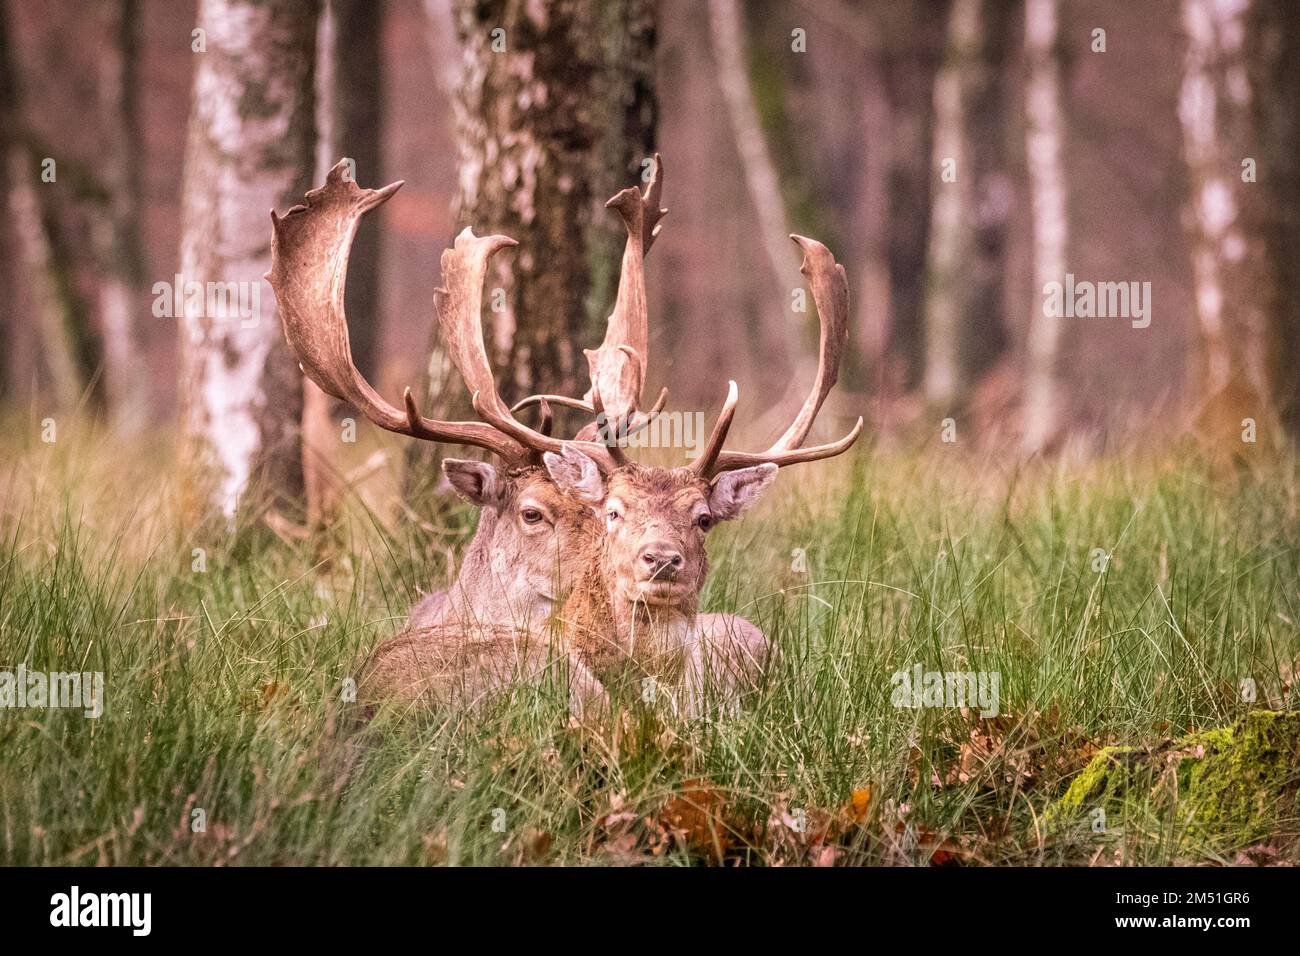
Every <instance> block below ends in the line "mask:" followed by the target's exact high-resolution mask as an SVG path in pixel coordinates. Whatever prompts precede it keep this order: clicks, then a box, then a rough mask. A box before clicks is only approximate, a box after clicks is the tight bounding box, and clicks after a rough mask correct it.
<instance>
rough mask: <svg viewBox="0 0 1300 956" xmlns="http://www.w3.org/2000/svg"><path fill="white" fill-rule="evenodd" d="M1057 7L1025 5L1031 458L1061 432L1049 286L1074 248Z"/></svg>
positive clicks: (1027, 433)
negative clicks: (1046, 294)
mask: <svg viewBox="0 0 1300 956" xmlns="http://www.w3.org/2000/svg"><path fill="white" fill-rule="evenodd" d="M1058 14H1059V8H1058V5H1057V2H1056V0H1026V2H1025V58H1026V61H1027V64H1028V69H1029V75H1028V78H1027V80H1026V83H1025V158H1026V164H1027V167H1028V172H1029V192H1030V196H1031V202H1032V218H1033V230H1034V238H1033V270H1032V274H1033V290H1034V297H1033V301H1034V308H1033V309H1032V311H1031V312H1030V319H1029V331H1028V335H1027V338H1026V352H1027V356H1026V369H1025V385H1024V399H1023V406H1024V413H1023V414H1024V431H1023V445H1024V450H1025V451H1026V452H1028V453H1031V454H1032V453H1035V452H1040V451H1043V450H1044V449H1046V448H1047V446H1048V445H1049V444H1050V443H1051V442H1052V441H1053V440H1054V439H1055V438H1056V437H1057V432H1058V430H1059V428H1060V416H1061V410H1060V401H1061V400H1060V395H1059V380H1058V369H1057V358H1058V354H1059V352H1060V343H1061V332H1062V328H1061V318H1060V316H1057V315H1052V314H1049V312H1048V310H1047V309H1045V308H1044V307H1043V300H1042V295H1043V292H1044V287H1045V286H1046V285H1047V283H1049V282H1063V281H1065V257H1066V251H1067V243H1068V226H1069V224H1068V220H1067V214H1066V193H1065V169H1064V165H1063V162H1062V158H1061V154H1062V142H1063V140H1064V138H1065V117H1064V114H1063V112H1062V110H1061V79H1060V63H1059V61H1058V58H1057V50H1056V43H1057V31H1058V26H1057V17H1058Z"/></svg>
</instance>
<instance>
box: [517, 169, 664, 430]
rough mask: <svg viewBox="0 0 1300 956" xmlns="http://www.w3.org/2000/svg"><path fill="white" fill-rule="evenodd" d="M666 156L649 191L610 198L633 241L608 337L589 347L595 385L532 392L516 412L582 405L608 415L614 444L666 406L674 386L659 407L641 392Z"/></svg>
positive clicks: (626, 248) (586, 351) (625, 259)
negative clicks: (651, 255) (648, 283)
mask: <svg viewBox="0 0 1300 956" xmlns="http://www.w3.org/2000/svg"><path fill="white" fill-rule="evenodd" d="M663 171H664V166H663V159H662V157H660V155H659V154H658V153H655V157H654V173H653V175H652V176H651V179H650V182H649V183H648V184H647V185H646V188H645V192H644V193H642V192H640V191H638V190H637V189H636V188H635V187H632V186H629V187H628V188H627V189H624V190H622V191H621V192H619V193H618V194H617V195H616V196H614V197H613V198H612V199H610V200H609V202H607V203H605V208H606V209H613V210H615V211H617V212H618V214H619V216H621V217H622V219H623V225H624V227H625V228H626V229H627V242H626V244H625V245H624V247H623V262H622V266H621V268H620V270H619V280H618V295H617V298H616V299H615V301H614V310H613V311H612V312H611V313H610V315H609V318H608V319H607V320H606V327H605V340H604V342H602V343H601V346H600V348H597V349H583V354H584V355H586V356H587V365H588V368H589V370H590V374H591V387H590V388H589V389H588V390H587V393H586V394H585V395H584V396H583V397H582V398H581V399H576V398H569V397H567V396H564V395H530V396H529V397H528V398H525V399H523V400H522V401H520V402H517V403H516V404H515V405H514V407H513V408H512V409H511V411H516V412H517V411H519V410H520V409H523V408H526V407H528V406H529V405H532V404H536V403H539V402H542V401H545V402H548V403H549V404H552V405H562V406H565V407H568V408H577V409H580V410H582V411H585V412H588V413H589V414H593V415H603V418H604V421H605V422H606V426H605V429H604V431H605V432H606V434H607V435H608V436H610V439H609V440H610V443H612V442H613V441H615V440H617V436H621V435H627V434H630V433H631V432H635V431H637V430H639V429H641V428H644V427H645V426H646V425H647V424H648V423H649V421H650V420H651V419H652V418H653V417H654V416H655V415H657V414H659V412H661V411H662V410H663V407H664V404H665V403H666V402H667V400H668V389H666V388H665V389H662V390H661V391H660V393H659V397H658V398H657V399H656V400H655V404H654V406H653V407H652V408H651V409H650V410H649V411H648V412H643V411H641V392H642V386H643V383H644V379H645V368H646V362H647V360H648V352H647V350H648V348H649V340H650V335H649V324H648V316H647V312H648V310H647V307H646V294H645V262H644V260H645V256H646V254H647V253H648V252H649V251H650V247H651V246H652V245H653V244H654V241H655V239H656V237H658V235H659V231H660V229H661V228H662V224H661V222H660V220H661V219H663V217H664V216H665V215H667V213H668V210H667V209H664V208H662V207H661V206H660V205H659V203H660V201H661V200H662V198H663ZM597 432H598V428H597V426H596V425H594V424H591V425H588V426H587V427H585V428H583V430H582V431H580V432H579V433H578V437H579V438H589V437H594V436H595V435H596V434H597Z"/></svg>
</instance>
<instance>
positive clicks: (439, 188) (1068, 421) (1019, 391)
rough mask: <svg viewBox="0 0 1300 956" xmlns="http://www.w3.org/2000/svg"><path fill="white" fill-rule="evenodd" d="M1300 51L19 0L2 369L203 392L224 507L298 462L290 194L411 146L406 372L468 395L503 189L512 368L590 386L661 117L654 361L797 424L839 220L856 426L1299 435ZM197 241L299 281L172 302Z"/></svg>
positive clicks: (1145, 38) (1249, 31) (1179, 15)
mask: <svg viewBox="0 0 1300 956" xmlns="http://www.w3.org/2000/svg"><path fill="white" fill-rule="evenodd" d="M1298 87H1300V10H1297V9H1296V8H1295V7H1294V5H1293V4H1292V3H1290V2H1288V0H1145V2H1142V3H1126V2H1117V0H1073V2H1070V3H1068V4H1067V3H1063V2H1057V0H951V2H947V0H888V2H884V0H879V2H854V0H798V2H776V0H750V2H741V0H707V2H690V0H661V2H658V3H656V2H653V0H424V2H421V0H328V2H324V3H319V2H313V0H201V2H198V3H194V2H187V0H96V2H68V0H55V2H46V0H0V131H2V143H0V145H2V146H3V150H4V163H5V179H4V181H5V189H6V193H7V194H6V196H5V197H4V201H5V206H6V216H5V224H6V228H5V229H4V232H3V241H4V255H3V269H4V283H5V288H6V290H7V294H6V295H5V296H4V297H3V299H2V300H0V353H2V354H3V362H0V397H2V401H3V403H4V404H5V405H7V406H8V407H9V408H11V409H12V410H13V411H14V412H15V414H17V415H18V416H19V417H20V418H21V419H24V420H27V421H30V422H33V423H39V422H41V421H43V420H44V419H46V418H47V417H54V418H56V419H57V417H58V416H59V415H60V414H65V415H66V414H69V413H73V412H75V413H77V414H86V413H93V414H97V415H100V414H102V416H103V417H104V419H105V421H107V422H108V423H110V424H111V427H113V428H116V429H119V430H121V431H122V432H123V433H130V432H133V431H137V432H138V431H140V430H145V429H149V430H156V429H159V428H161V427H170V424H171V423H172V422H175V421H180V422H181V423H182V427H181V433H182V434H183V435H185V436H187V437H188V439H189V440H191V441H193V442H196V443H198V445H200V446H204V445H206V446H207V449H208V451H212V450H213V449H216V454H215V455H210V456H208V457H209V458H210V459H211V460H212V462H213V464H214V467H216V468H217V469H218V471H219V480H217V481H215V482H213V484H212V489H211V492H210V493H209V494H208V503H209V504H210V505H212V506H213V507H215V508H222V509H225V510H228V509H229V508H230V507H231V503H232V502H233V501H234V500H235V499H236V498H237V497H238V496H239V495H241V494H242V492H243V489H244V487H245V486H246V484H247V483H248V482H249V481H251V480H253V477H254V476H256V475H258V474H264V475H266V476H268V477H269V478H270V479H272V480H271V482H270V484H271V485H273V486H274V487H275V488H277V489H278V490H280V491H282V492H289V493H290V495H292V493H293V492H294V491H295V490H296V489H297V487H299V485H300V483H301V481H302V464H301V454H300V446H299V443H298V437H297V435H298V425H299V422H300V421H301V419H302V416H303V414H304V412H303V399H302V385H301V376H300V375H299V373H298V371H297V369H296V368H295V366H294V364H293V362H292V360H291V359H290V357H289V354H288V350H287V348H286V347H285V344H284V342H283V337H282V334H281V331H280V329H279V324H278V320H277V319H276V318H275V302H274V297H273V295H272V293H271V290H270V287H269V286H267V285H266V284H265V283H263V282H262V281H261V276H262V274H263V273H264V272H265V271H266V269H267V268H268V267H269V257H270V239H271V229H270V222H269V219H268V210H270V209H271V208H275V209H277V210H279V211H280V212H283V211H284V210H285V209H287V208H288V207H289V206H290V205H292V204H294V203H296V202H299V201H300V200H301V197H302V194H303V193H304V192H305V191H306V190H307V189H308V188H311V187H312V186H314V185H318V184H319V183H320V182H321V181H322V180H323V176H324V170H326V169H328V168H329V166H331V165H332V164H333V162H334V161H335V160H337V159H338V158H339V157H343V156H346V157H350V158H352V159H354V160H355V162H356V169H357V179H358V181H359V182H360V183H361V184H362V185H364V186H372V187H378V186H381V185H383V184H385V183H387V182H391V181H393V180H396V179H404V180H405V181H406V186H405V188H404V189H403V190H402V191H401V192H400V193H399V194H398V195H397V196H396V197H395V198H394V199H393V200H392V201H391V202H390V203H388V204H387V206H386V207H385V208H384V210H383V211H382V213H380V214H378V215H375V216H372V217H369V218H368V220H367V222H366V223H365V224H364V226H363V230H362V233H361V235H360V237H359V239H358V248H357V251H356V252H355V253H354V257H353V261H352V267H351V272H350V274H349V280H348V289H347V294H348V313H349V315H350V316H351V322H352V325H353V329H352V331H353V345H354V353H355V355H356V359H357V364H358V366H359V367H360V368H361V369H362V371H363V372H364V373H365V374H367V376H369V377H370V379H371V380H372V381H373V382H374V383H375V384H376V387H377V388H378V389H379V391H380V392H381V393H382V394H384V395H385V396H387V397H388V398H389V400H390V401H395V400H396V398H397V396H398V395H400V393H401V389H402V387H403V386H405V385H407V384H412V385H416V386H417V387H418V388H420V389H423V390H427V391H429V392H431V393H432V394H431V399H432V401H431V402H430V403H426V407H425V410H426V413H427V414H433V413H434V412H441V413H442V414H444V415H464V414H465V413H466V405H467V403H466V399H465V396H464V395H463V394H462V391H463V389H462V386H461V385H460V383H459V381H458V380H450V379H449V378H448V375H447V369H446V367H445V365H446V363H445V362H444V361H442V359H441V357H440V353H439V349H438V343H437V342H436V340H435V339H433V333H432V329H433V325H434V322H433V311H432V307H431V292H432V289H433V288H434V287H435V286H436V285H438V284H439V282H440V277H439V274H438V272H439V254H440V252H441V251H442V250H443V249H444V248H446V247H447V246H448V245H449V244H450V242H451V239H452V237H453V236H454V235H455V233H456V232H458V231H459V230H460V229H461V228H463V227H464V226H472V227H473V228H474V230H475V231H476V232H477V233H478V234H480V235H482V234H486V233H490V232H502V233H505V234H507V235H510V236H513V237H514V238H516V239H518V240H519V241H520V243H521V245H520V247H519V249H517V250H515V251H514V252H513V253H512V254H511V255H508V256H502V257H499V258H500V259H502V260H505V261H503V263H502V265H501V267H500V268H501V269H502V270H504V272H503V274H502V275H500V276H497V277H494V278H493V279H491V280H490V284H492V285H499V286H502V287H504V288H506V289H507V303H506V307H505V308H504V309H503V310H501V311H499V312H493V313H492V314H490V315H488V316H487V318H488V320H489V322H490V331H489V334H490V336H491V338H492V354H493V358H494V360H495V361H496V363H497V364H498V366H499V367H500V369H501V371H502V374H500V375H499V376H498V381H499V382H500V383H501V387H502V390H503V397H504V398H506V399H507V401H513V400H514V399H516V398H518V397H521V396H523V395H525V394H528V393H531V392H535V391H566V392H569V393H580V392H581V391H582V390H583V389H585V387H586V368H585V362H583V361H582V356H581V351H580V349H581V347H584V346H594V345H595V344H596V343H597V342H598V341H599V337H600V334H601V328H602V324H603V320H604V317H605V315H607V314H608V310H609V308H610V306H611V304H612V300H613V295H614V283H615V279H616V276H617V269H618V258H619V250H620V248H621V244H622V239H621V235H620V230H621V227H620V226H619V223H618V220H617V217H615V216H613V215H612V214H611V213H608V212H606V211H605V210H603V209H602V206H603V203H604V200H605V199H607V198H608V197H609V196H611V195H613V194H614V193H615V192H616V191H617V190H618V189H620V188H622V187H623V186H625V185H628V184H630V183H633V182H636V181H637V177H639V176H640V175H641V174H642V173H643V172H644V170H645V163H646V162H647V161H648V160H649V159H650V157H652V156H653V155H654V153H655V152H656V151H658V152H661V153H662V155H663V157H664V166H665V171H666V175H665V181H666V188H665V202H664V204H665V205H666V206H667V207H668V208H669V210H670V214H669V216H668V217H667V219H666V220H665V224H664V229H663V236H662V238H661V240H660V241H659V242H658V243H657V244H656V246H655V251H654V253H653V254H652V255H651V256H649V257H648V260H647V263H648V272H649V299H650V310H651V311H650V315H651V336H652V338H651V344H652V347H651V358H650V372H649V384H650V386H651V387H652V391H657V389H658V386H659V385H661V384H663V385H667V386H669V388H670V390H671V395H672V407H677V408H684V409H692V410H694V409H711V408H714V407H715V406H716V404H717V403H718V402H719V401H720V399H721V397H722V394H723V390H724V386H725V379H726V378H727V377H735V378H736V379H737V380H738V382H739V384H740V394H741V400H742V409H743V408H744V407H746V406H748V408H749V409H751V414H756V413H757V412H760V411H766V410H768V409H772V410H773V411H774V412H775V413H776V415H775V416H774V417H773V419H772V421H771V422H769V423H763V422H760V424H759V425H757V426H755V428H756V431H762V430H763V429H764V428H766V429H768V430H770V431H774V430H775V429H776V427H777V426H778V424H779V422H778V418H779V414H780V413H781V412H782V411H784V409H783V407H782V406H783V405H786V404H787V403H790V402H797V401H798V397H799V396H801V395H802V393H803V391H804V390H806V388H807V380H806V375H807V374H809V362H810V361H811V360H812V359H813V356H815V335H816V325H815V321H814V319H813V317H812V315H811V314H801V313H797V312H793V311H792V308H791V302H792V291H793V290H795V289H798V288H800V287H801V286H800V277H799V275H798V271H797V269H798V256H797V250H796V249H795V248H794V247H793V245H791V244H790V243H789V242H788V240H787V239H786V234H787V233H789V232H799V233H803V234H806V235H811V236H814V237H816V238H819V239H821V240H822V241H824V242H825V243H826V244H827V245H828V246H830V248H831V249H832V250H833V251H834V253H835V255H836V257H837V258H838V259H839V261H840V262H842V263H843V264H844V266H845V268H846V269H847V272H848V276H849V280H850V284H851V289H852V307H853V318H852V321H853V325H852V328H851V330H850V350H851V351H850V353H849V355H848V357H847V361H846V363H845V370H844V374H843V376H842V378H841V389H840V393H839V394H838V396H833V397H832V404H831V405H830V406H829V411H830V412H831V414H829V415H823V419H825V421H824V422H823V425H822V426H821V427H822V428H823V429H825V430H826V434H830V433H831V432H832V431H833V430H837V429H839V428H840V426H841V425H842V423H843V421H844V420H847V419H849V418H850V417H851V416H856V415H857V414H859V413H862V414H865V415H867V418H868V423H869V434H871V435H873V436H874V437H875V440H876V441H891V440H901V441H908V440H915V441H936V440H938V436H939V432H940V427H941V426H940V422H941V421H942V420H943V419H944V418H948V417H951V418H953V420H954V421H955V422H956V424H957V429H958V434H959V437H960V439H961V441H963V442H966V441H970V442H972V443H973V447H981V448H986V449H989V450H990V451H991V452H994V453H998V454H1005V455H1007V456H1017V455H1023V454H1025V453H1034V452H1053V451H1059V450H1061V449H1063V448H1069V447H1078V448H1082V449H1085V450H1087V451H1101V450H1104V449H1105V448H1106V447H1107V445H1108V444H1110V443H1113V442H1115V441H1116V440H1118V439H1119V438H1121V437H1122V436H1132V435H1134V434H1149V433H1156V434H1159V435H1162V436H1165V437H1170V436H1172V435H1174V434H1178V433H1185V432H1187V431H1191V432H1193V433H1195V434H1198V435H1200V436H1202V437H1204V438H1207V439H1208V440H1210V441H1222V442H1223V443H1224V444H1233V443H1236V444H1238V445H1239V444H1240V442H1241V441H1242V434H1241V433H1242V430H1243V420H1244V419H1247V418H1249V419H1251V420H1253V421H1255V422H1257V423H1258V427H1259V429H1260V438H1259V440H1260V441H1261V442H1265V441H1267V442H1272V443H1275V444H1276V443H1278V442H1280V441H1284V440H1285V439H1284V438H1283V437H1282V436H1285V435H1286V434H1287V433H1288V430H1290V431H1294V430H1295V429H1296V428H1297V427H1298V426H1300V374H1298V373H1297V371H1296V369H1295V367H1294V366H1295V355H1296V345H1297V343H1298V341H1300V276H1297V268H1298V267H1300V256H1298V255H1297V251H1298V250H1300V243H1298V242H1297V238H1298V236H1300V201H1298V200H1300V195H1298V194H1300V109H1298V107H1300V95H1297V94H1298V93H1300V89H1298ZM949 161H951V162H949ZM945 168H947V169H949V170H950V171H951V172H952V173H953V174H954V175H951V176H945ZM1065 273H1070V274H1073V275H1074V276H1075V277H1077V278H1078V279H1079V280H1088V281H1093V282H1138V283H1145V282H1149V283H1150V289H1151V298H1150V313H1149V318H1150V325H1149V327H1145V328H1143V327H1135V323H1134V322H1131V321H1130V320H1129V319H1128V318H1125V317H1112V318H1073V317H1070V318H1065V317H1053V316H1050V315H1048V314H1047V310H1045V309H1044V299H1045V297H1044V294H1043V287H1044V285H1045V283H1047V282H1051V281H1064V280H1065ZM178 277H181V279H182V281H183V282H184V281H200V282H236V283H238V282H243V283H252V284H257V285H258V286H259V287H260V295H259V298H258V301H259V303H260V317H259V318H258V320H257V321H256V322H253V323H248V322H244V321H241V320H240V319H239V318H238V317H229V316H226V317H222V316H215V317H214V316H210V315H199V314H186V310H184V309H182V310H181V313H182V314H179V315H172V314H164V315H161V316H160V315H158V314H157V313H158V311H159V307H158V302H159V301H160V299H161V300H163V301H166V302H171V301H173V300H172V293H171V292H170V291H167V290H170V289H171V286H172V284H173V283H175V281H176V279H177V278H178ZM159 283H162V284H163V286H162V287H160V286H159V285H158V284H159ZM160 288H163V289H164V292H163V293H161V294H160V292H159V289H160ZM165 311H170V310H165ZM250 324H251V325H252V327H251V328H250V327H247V326H249V325H250ZM313 407H315V408H316V413H319V412H320V411H321V409H320V406H319V396H313V395H312V394H311V393H309V395H308V400H307V412H306V414H307V416H308V419H309V420H310V419H311V416H312V414H313ZM326 411H327V412H328V411H329V410H328V409H326ZM333 414H334V415H335V416H336V417H337V416H338V415H339V414H340V412H339V410H338V409H334V410H333ZM742 414H744V413H743V412H742ZM836 433H837V434H838V433H839V432H838V431H836ZM232 436H234V437H232ZM768 437H770V435H767V434H756V435H755V436H754V440H755V441H762V440H763V439H765V438H768ZM1072 443H1073V445H1072ZM412 457H413V459H414V455H413V456H412ZM196 460H197V459H196Z"/></svg>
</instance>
